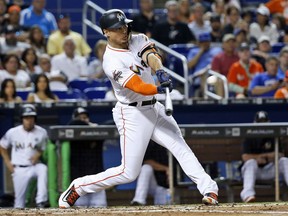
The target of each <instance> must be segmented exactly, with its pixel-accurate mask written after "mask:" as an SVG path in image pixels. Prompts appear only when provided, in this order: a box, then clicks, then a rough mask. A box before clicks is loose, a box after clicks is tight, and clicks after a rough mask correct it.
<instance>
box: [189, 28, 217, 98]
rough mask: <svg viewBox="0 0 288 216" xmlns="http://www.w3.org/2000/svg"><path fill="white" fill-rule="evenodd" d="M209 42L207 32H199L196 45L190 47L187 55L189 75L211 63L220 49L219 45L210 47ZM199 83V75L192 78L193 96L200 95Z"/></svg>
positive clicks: (209, 38)
mask: <svg viewBox="0 0 288 216" xmlns="http://www.w3.org/2000/svg"><path fill="white" fill-rule="evenodd" d="M210 44H211V36H210V33H209V32H205V33H201V34H199V37H198V42H197V47H193V48H191V50H190V51H189V53H188V55H187V60H188V69H189V76H191V75H193V74H194V73H196V72H197V71H200V70H202V69H203V68H205V67H207V65H209V64H211V62H212V59H213V58H214V56H216V55H217V54H218V53H220V52H221V51H222V49H221V48H220V47H210ZM200 83H201V79H200V77H198V78H196V79H194V80H193V86H192V91H193V96H200V95H201V94H200V92H198V91H199V90H200V89H199V87H200ZM196 92H197V93H196Z"/></svg>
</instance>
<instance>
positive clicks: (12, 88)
mask: <svg viewBox="0 0 288 216" xmlns="http://www.w3.org/2000/svg"><path fill="white" fill-rule="evenodd" d="M0 102H1V103H4V102H16V103H21V102H22V99H21V98H20V97H19V96H17V95H16V85H15V82H14V80H13V79H5V80H4V81H3V82H2V84H1V92H0Z"/></svg>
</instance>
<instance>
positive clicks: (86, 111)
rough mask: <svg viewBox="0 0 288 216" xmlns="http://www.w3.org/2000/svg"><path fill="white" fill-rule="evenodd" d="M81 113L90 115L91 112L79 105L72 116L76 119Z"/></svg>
mask: <svg viewBox="0 0 288 216" xmlns="http://www.w3.org/2000/svg"><path fill="white" fill-rule="evenodd" d="M80 114H86V115H87V116H88V117H89V112H88V110H86V109H85V108H84V107H77V108H76V109H75V110H74V111H73V115H72V118H73V119H76V118H77V117H78V116H79V115H80Z"/></svg>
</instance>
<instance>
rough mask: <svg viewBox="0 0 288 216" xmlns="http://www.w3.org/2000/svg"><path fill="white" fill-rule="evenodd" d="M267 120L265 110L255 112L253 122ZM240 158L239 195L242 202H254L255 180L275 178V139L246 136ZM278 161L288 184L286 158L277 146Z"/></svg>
mask: <svg viewBox="0 0 288 216" xmlns="http://www.w3.org/2000/svg"><path fill="white" fill-rule="evenodd" d="M269 121H270V119H269V116H268V114H267V112H265V111H259V112H257V113H256V114H255V117H254V122H255V123H261V122H269ZM280 147H282V146H280ZM242 160H243V162H244V163H243V166H242V168H241V174H242V178H243V190H242V191H241V194H240V196H241V198H242V200H243V201H244V202H254V201H255V200H256V196H255V195H256V193H255V189H254V187H255V182H256V180H257V179H258V180H273V179H274V178H275V164H274V162H275V139H274V138H246V139H245V140H244V142H243V152H242ZM278 161H279V173H280V174H281V175H282V176H283V179H284V181H285V183H286V184H288V159H287V158H286V157H284V154H283V153H282V148H279V160H278Z"/></svg>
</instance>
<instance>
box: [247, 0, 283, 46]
mask: <svg viewBox="0 0 288 216" xmlns="http://www.w3.org/2000/svg"><path fill="white" fill-rule="evenodd" d="M269 16H270V12H269V9H268V8H267V7H265V6H264V5H260V6H259V7H258V8H257V17H256V22H253V23H252V24H250V27H249V33H250V37H251V38H252V39H254V40H255V41H257V39H258V38H260V36H262V35H265V36H267V37H268V38H269V40H270V43H271V44H272V45H273V44H275V43H277V41H278V37H279V33H278V31H277V27H276V25H275V24H274V23H272V22H270V20H269Z"/></svg>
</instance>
